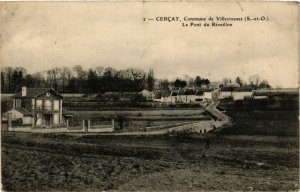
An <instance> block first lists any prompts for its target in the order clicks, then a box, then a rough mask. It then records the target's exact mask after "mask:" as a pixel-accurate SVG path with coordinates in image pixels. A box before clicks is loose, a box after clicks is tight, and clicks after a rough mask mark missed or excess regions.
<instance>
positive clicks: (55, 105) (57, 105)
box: [53, 101, 59, 110]
mask: <svg viewBox="0 0 300 192" xmlns="http://www.w3.org/2000/svg"><path fill="white" fill-rule="evenodd" d="M53 109H54V110H59V101H54V106H53Z"/></svg>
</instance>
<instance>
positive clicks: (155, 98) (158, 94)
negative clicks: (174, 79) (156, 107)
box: [153, 91, 162, 102]
mask: <svg viewBox="0 0 300 192" xmlns="http://www.w3.org/2000/svg"><path fill="white" fill-rule="evenodd" d="M161 95H162V92H161V91H158V92H155V94H154V99H153V101H155V102H161Z"/></svg>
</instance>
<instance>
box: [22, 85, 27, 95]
mask: <svg viewBox="0 0 300 192" xmlns="http://www.w3.org/2000/svg"><path fill="white" fill-rule="evenodd" d="M26 95H27V87H22V97H26Z"/></svg>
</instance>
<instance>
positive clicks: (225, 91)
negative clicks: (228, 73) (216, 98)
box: [220, 87, 253, 101]
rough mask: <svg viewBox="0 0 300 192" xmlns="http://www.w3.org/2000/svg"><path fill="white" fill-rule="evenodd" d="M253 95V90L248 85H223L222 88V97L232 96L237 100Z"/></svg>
mask: <svg viewBox="0 0 300 192" xmlns="http://www.w3.org/2000/svg"><path fill="white" fill-rule="evenodd" d="M252 96H253V90H252V88H248V87H222V88H221V89H220V99H226V98H232V99H233V100H235V101H236V100H243V99H244V98H245V97H252Z"/></svg>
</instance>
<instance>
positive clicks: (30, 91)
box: [12, 88, 62, 98]
mask: <svg viewBox="0 0 300 192" xmlns="http://www.w3.org/2000/svg"><path fill="white" fill-rule="evenodd" d="M48 91H51V92H54V93H55V94H56V95H57V96H59V97H61V98H62V96H61V95H60V94H59V93H57V92H56V91H55V90H54V89H52V88H27V90H26V96H25V97H38V96H40V95H43V94H44V93H46V92H48ZM12 97H13V98H16V97H22V92H18V93H16V94H15V95H13V96H12Z"/></svg>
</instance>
